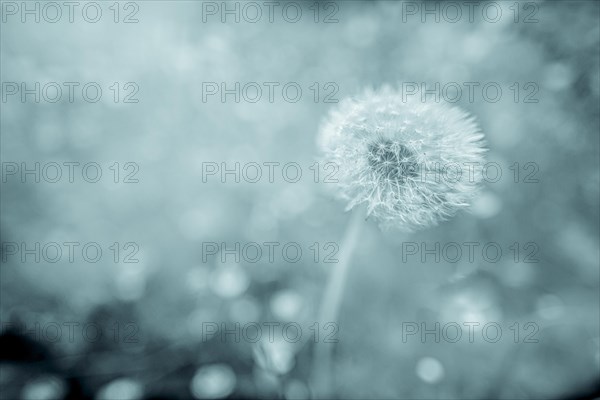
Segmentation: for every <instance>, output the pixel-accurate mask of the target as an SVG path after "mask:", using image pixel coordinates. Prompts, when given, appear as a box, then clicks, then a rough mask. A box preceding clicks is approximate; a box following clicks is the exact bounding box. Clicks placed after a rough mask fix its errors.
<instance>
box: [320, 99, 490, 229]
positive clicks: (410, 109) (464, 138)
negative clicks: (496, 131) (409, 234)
mask: <svg viewBox="0 0 600 400" xmlns="http://www.w3.org/2000/svg"><path fill="white" fill-rule="evenodd" d="M318 142H319V146H320V148H321V150H322V153H323V158H324V161H327V162H331V163H334V164H335V165H336V166H337V168H338V174H337V178H338V185H336V186H337V187H336V188H335V189H336V193H337V195H338V197H341V198H342V199H343V200H345V201H346V202H347V205H348V206H347V208H348V209H352V208H354V207H356V206H358V205H360V204H365V205H366V208H367V215H368V216H372V217H374V218H375V219H376V220H378V221H379V222H380V225H381V226H382V227H384V228H390V227H396V228H400V229H403V230H407V231H411V230H415V229H420V228H425V227H429V226H432V225H436V224H437V223H438V222H440V221H443V220H446V219H448V218H449V217H451V216H453V215H454V214H455V213H456V212H457V211H458V210H460V209H463V208H466V207H468V206H469V204H470V201H471V199H472V198H473V197H474V195H475V194H476V193H477V190H478V186H479V183H480V181H481V169H482V167H483V162H484V154H485V151H486V150H485V147H484V141H483V134H482V132H481V131H480V129H479V127H478V126H477V123H476V122H475V119H474V118H473V117H472V116H470V115H469V114H468V113H467V112H465V111H463V110H461V109H460V108H458V107H454V106H450V105H448V104H446V103H424V102H421V101H420V98H418V97H413V96H409V97H408V98H403V97H402V94H401V93H399V92H395V91H393V90H392V89H389V88H384V89H382V90H380V91H378V92H375V91H367V92H365V93H364V94H362V95H361V96H359V97H357V98H352V99H346V100H344V101H342V102H341V103H340V105H339V106H338V107H337V108H336V109H334V110H332V111H331V112H330V114H329V116H328V118H327V119H326V120H325V121H324V123H323V124H322V126H321V129H320V133H319V137H318Z"/></svg>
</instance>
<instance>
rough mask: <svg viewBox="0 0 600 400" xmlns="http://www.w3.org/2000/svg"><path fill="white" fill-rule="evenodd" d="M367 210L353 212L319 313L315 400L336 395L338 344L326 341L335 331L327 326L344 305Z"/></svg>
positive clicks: (313, 376) (313, 381) (314, 362)
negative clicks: (334, 376) (334, 372)
mask: <svg viewBox="0 0 600 400" xmlns="http://www.w3.org/2000/svg"><path fill="white" fill-rule="evenodd" d="M365 215H366V213H365V212H364V209H363V208H362V207H358V208H357V209H355V210H353V211H352V217H351V219H350V222H349V223H348V226H347V227H346V232H345V234H344V238H343V241H342V245H341V251H340V256H339V261H338V262H337V263H336V264H334V268H333V270H332V271H331V272H330V275H329V279H328V281H327V286H326V287H325V292H324V295H323V299H322V302H321V307H320V311H319V318H318V322H319V328H318V329H320V331H321V332H322V333H323V334H321V335H319V338H318V340H317V343H316V344H315V350H314V354H313V368H312V371H311V373H312V377H311V382H312V385H313V389H314V392H315V393H314V395H315V398H330V397H331V395H332V393H331V389H332V383H333V382H332V373H331V372H332V365H331V358H332V352H333V345H334V343H327V342H325V341H324V339H325V336H327V334H328V333H330V332H331V328H329V326H331V325H327V324H337V323H338V315H339V310H340V306H341V303H342V298H343V294H344V287H345V286H346V280H347V276H348V271H349V269H350V264H351V261H352V256H353V254H354V249H355V248H356V243H357V242H358V239H359V237H360V231H361V228H362V226H363V225H364V222H365Z"/></svg>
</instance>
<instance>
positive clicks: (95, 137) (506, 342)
mask: <svg viewBox="0 0 600 400" xmlns="http://www.w3.org/2000/svg"><path fill="white" fill-rule="evenodd" d="M290 3H293V4H292V5H290ZM36 4H37V5H36ZM45 4H46V3H41V2H5V1H3V2H2V23H1V32H0V34H1V39H0V45H1V63H0V64H1V73H0V75H1V81H2V103H1V104H0V105H1V107H2V111H1V131H2V135H1V143H0V144H1V159H2V182H1V187H0V200H1V218H0V224H1V225H0V233H1V242H2V248H1V251H2V254H1V256H2V264H1V266H0V274H1V275H0V289H1V296H0V300H1V305H0V313H1V314H0V322H1V323H2V327H1V328H2V335H1V336H0V342H1V343H2V348H1V357H0V396H1V397H2V398H6V399H16V398H23V399H34V398H35V399H61V398H93V399H103V398H106V399H150V398H154V399H158V398H161V399H183V398H199V399H203V398H227V397H230V398H285V399H309V398H312V397H314V393H313V390H312V388H311V386H310V383H309V381H310V379H311V371H312V368H313V367H312V365H311V363H312V359H313V348H314V345H315V343H314V341H315V340H313V339H314V338H313V336H314V334H315V330H314V325H313V324H314V323H315V321H317V317H316V315H317V313H318V308H319V304H320V299H321V296H322V295H323V289H324V286H325V282H326V279H327V275H328V273H329V271H330V270H331V269H332V264H328V263H326V262H324V258H325V256H326V255H327V254H329V252H330V250H329V249H328V248H325V247H324V246H325V245H326V244H327V243H330V242H331V243H334V247H333V248H334V249H335V248H336V247H335V245H337V248H341V247H342V243H340V242H341V240H342V237H343V236H344V230H345V228H346V226H347V224H348V221H349V217H348V214H347V213H345V212H344V204H341V203H340V202H338V201H336V200H335V199H334V198H333V196H332V195H331V191H332V190H333V191H335V186H334V185H333V184H330V183H325V182H323V176H324V174H326V172H327V171H325V170H324V169H322V166H319V167H318V168H321V170H320V171H321V173H322V174H323V175H321V177H320V179H318V180H317V181H318V182H315V180H316V179H313V178H314V176H313V173H314V169H310V167H311V166H312V165H313V163H314V162H315V160H318V157H319V151H318V148H317V146H316V136H317V133H318V130H319V125H320V123H321V121H322V119H323V118H324V117H325V116H326V115H327V112H328V111H329V110H330V109H331V108H332V107H335V106H336V104H335V102H336V100H341V99H343V98H345V97H348V96H353V95H356V94H357V93H360V92H362V91H363V90H365V88H379V87H381V86H383V85H391V86H394V87H399V88H402V87H404V88H406V85H404V86H403V84H405V83H407V82H413V83H416V84H417V86H420V85H421V84H425V85H426V86H427V87H433V88H435V87H436V86H435V85H436V83H439V85H440V87H441V88H443V87H444V85H445V84H447V83H449V82H454V83H457V85H458V86H459V87H461V88H463V91H462V95H461V96H459V98H458V99H457V100H456V102H455V104H456V105H458V106H460V107H462V108H464V109H465V110H466V111H468V112H469V113H471V114H473V115H474V116H476V118H477V120H478V122H479V124H480V126H481V128H482V130H483V131H484V132H485V134H486V140H487V142H488V146H489V149H490V150H489V153H488V160H489V161H490V162H494V163H497V164H496V165H499V166H501V168H502V177H501V178H499V179H498V181H497V182H492V181H491V180H488V181H487V182H485V184H484V185H483V188H482V192H481V195H480V196H479V197H478V198H477V199H476V200H475V202H474V204H473V206H472V207H471V212H469V213H461V214H459V215H457V216H456V217H455V218H453V219H452V220H450V221H448V222H445V223H442V224H441V225H439V226H438V227H434V228H431V229H427V230H425V231H421V232H417V233H413V234H399V233H394V232H382V231H381V230H379V229H378V227H377V225H376V224H375V223H373V222H372V221H367V222H366V223H365V224H364V225H365V226H364V227H363V230H362V232H361V239H360V241H359V244H358V245H357V247H356V249H355V250H354V257H353V260H352V262H353V265H352V266H351V270H350V274H349V276H348V285H347V288H346V292H345V296H344V299H343V303H342V307H341V311H340V320H339V321H338V325H337V329H336V330H335V332H333V334H334V336H335V339H336V340H337V343H335V345H332V346H333V347H334V350H333V366H334V368H333V373H332V376H331V382H330V384H331V386H332V388H333V390H334V393H335V395H334V397H335V398H348V399H350V398H357V399H358V398H361V399H363V398H371V399H382V398H398V399H488V398H489V399H492V398H505V399H542V398H543V399H548V398H570V399H571V398H586V397H585V396H588V397H587V398H594V394H593V393H596V394H595V396H598V390H599V388H598V378H599V376H600V310H599V307H600V299H599V288H600V277H599V249H598V241H599V235H600V232H599V207H598V205H599V188H600V168H599V158H598V157H599V154H600V152H599V136H598V132H599V129H600V126H599V121H600V117H599V95H600V93H599V91H600V68H599V54H600V48H599V45H600V26H599V21H600V18H599V4H598V3H597V2H594V1H545V2H505V1H502V2H493V3H485V2H474V4H475V8H474V9H473V10H472V18H471V17H470V10H469V7H467V6H465V5H461V3H460V2H459V3H455V4H458V6H456V7H454V9H453V8H452V6H447V5H446V4H445V3H439V2H401V1H398V2H394V1H337V2H326V1H324V2H313V1H310V2H301V1H297V2H287V1H282V0H280V1H279V2H278V4H279V5H277V6H276V7H275V6H273V7H274V8H273V9H272V14H269V8H268V7H269V6H267V5H265V4H263V2H258V3H252V5H251V6H248V4H249V3H247V2H233V1H231V2H226V3H223V2H190V1H136V2H114V3H112V2H99V3H94V4H96V5H97V6H93V7H92V6H91V7H88V8H86V4H88V3H86V2H83V3H79V5H78V6H77V8H75V9H74V10H73V14H72V22H71V21H70V20H69V9H68V8H67V7H66V6H64V5H59V7H60V11H61V12H62V14H61V17H60V18H59V17H58V14H56V7H55V8H52V7H53V6H50V7H48V6H46V5H45ZM236 4H237V5H236ZM255 4H258V8H259V9H260V10H261V12H262V14H261V17H260V18H258V17H257V15H258V14H256V13H255V9H256V6H255ZM488 4H491V6H490V5H488ZM25 7H29V8H28V10H33V11H31V13H30V14H27V10H24V8H25ZM36 7H37V8H36ZM249 7H250V8H249ZM84 9H85V13H82V11H83V10H84ZM97 9H100V11H101V14H96V11H97ZM284 9H285V10H286V12H287V13H286V14H284V13H282V10H284ZM455 9H459V10H460V12H461V16H460V17H458V14H456V11H455ZM36 10H39V11H36ZM227 10H229V11H227ZM231 10H233V11H231ZM297 10H300V12H301V14H296V13H297ZM427 10H433V11H431V13H429V14H428V13H427V12H426V11H427ZM482 10H485V11H486V12H487V14H482ZM497 10H500V11H501V14H496V12H497ZM36 12H37V13H38V15H37V16H38V17H39V22H36V20H35V18H36V15H35V13H36ZM228 12H230V13H229V14H228ZM236 13H237V15H236ZM270 15H271V16H272V21H270V20H269V18H270ZM23 18H24V21H25V22H23ZM236 18H238V20H239V22H237V21H236ZM257 18H258V19H257ZM95 19H97V22H90V21H93V20H95ZM296 19H297V21H296V22H294V21H295V20H296ZM136 20H137V21H136ZM36 82H37V83H39V88H37V86H36ZM52 82H55V83H57V85H54V84H51V85H49V86H48V83H52ZM68 82H73V84H72V85H75V84H77V85H78V86H73V88H74V89H73V99H72V101H71V99H69V96H68V89H67V88H68V85H69V84H67V85H65V83H68ZM90 82H93V83H95V85H90V86H91V88H90V89H89V91H88V92H87V94H86V96H87V97H84V95H82V92H81V90H82V88H83V87H84V86H85V85H86V84H87V83H90ZM236 82H238V83H239V84H240V91H238V92H237V95H238V96H239V97H240V98H239V102H236V93H233V92H231V93H233V94H231V93H230V94H228V95H227V94H226V95H225V96H224V98H221V95H222V92H221V84H222V83H225V89H227V90H231V89H234V91H235V87H236V86H235V85H236ZM249 82H256V83H258V85H259V86H261V87H262V89H263V91H262V97H261V98H260V99H259V100H258V101H256V102H252V101H248V99H250V100H252V99H253V98H254V93H255V92H254V91H253V90H255V87H254V86H252V85H251V86H246V87H247V89H248V91H247V92H244V91H243V88H244V86H245V85H246V84H247V83H249ZM265 82H275V83H277V86H273V87H274V91H273V99H272V100H273V101H270V100H269V99H268V89H267V86H265V85H264V83H265ZM290 82H292V83H293V84H292V85H291V86H293V87H292V89H289V92H288V94H289V96H287V94H284V93H282V88H283V87H284V86H285V85H286V84H289V83H290ZM467 82H475V83H478V86H474V91H473V97H472V98H469V96H468V93H469V92H468V88H467V86H465V83H467ZM490 82H492V83H494V85H493V86H494V87H500V88H501V89H502V95H501V96H499V97H498V99H496V98H495V95H494V89H493V88H492V89H490V91H489V92H488V94H489V95H487V94H484V93H482V87H483V86H485V85H486V83H490ZM22 83H25V84H26V86H24V87H23V86H22V85H21V84H22ZM207 83H214V84H216V86H212V84H207ZM273 85H275V84H273ZM56 86H60V87H61V88H62V96H60V97H59V98H58V99H57V100H56V101H52V100H53V99H55V98H56V93H57V92H56ZM97 87H100V88H101V90H102V95H101V96H100V97H99V98H98V101H95V102H92V101H89V100H90V98H95V97H96V96H95V94H94V90H96V88H97ZM297 87H300V88H301V90H302V95H301V96H300V98H299V99H298V101H295V102H293V101H291V100H290V99H291V98H292V97H294V89H295V88H297ZM215 88H217V92H216V94H212V93H213V92H214V90H215ZM448 88H449V90H448V92H447V93H442V99H444V98H445V99H446V100H448V99H450V98H451V99H454V98H455V96H456V93H454V92H452V90H454V89H453V88H456V86H453V85H451V86H449V87H448ZM27 90H29V92H28V93H29V94H25V95H23V92H26V91H27ZM86 90H87V89H86ZM26 93H27V92H26ZM449 93H454V94H449ZM22 95H23V96H24V97H22ZM36 96H37V97H39V99H38V100H39V101H37V102H36ZM286 96H287V97H286ZM492 98H493V100H495V101H492V100H491V99H492ZM136 100H137V101H136ZM223 100H224V101H223ZM526 100H527V101H526ZM534 100H537V101H534ZM71 162H72V163H79V164H67V165H65V164H64V163H71ZM223 162H226V163H228V164H227V165H228V166H229V168H232V167H231V166H232V165H234V164H235V163H236V162H239V163H241V164H240V165H242V166H243V165H246V164H244V163H248V162H257V163H258V164H260V165H264V164H263V163H265V162H279V163H281V165H284V164H286V163H292V162H295V163H298V165H300V166H301V169H302V173H303V176H302V179H300V180H299V181H298V182H295V183H292V182H288V181H287V180H286V179H281V176H280V175H278V174H280V172H281V169H276V170H275V178H274V180H273V182H269V180H268V179H266V178H265V177H263V178H262V179H260V180H259V181H258V182H256V183H251V182H249V180H248V179H244V177H243V176H242V179H241V180H240V182H239V183H237V182H235V179H234V177H233V175H229V176H226V178H227V179H226V180H225V181H223V180H222V179H221V177H220V174H219V172H220V171H219V172H217V173H216V174H215V175H206V172H207V170H206V168H207V165H208V164H206V163H216V165H217V166H219V167H220V166H221V165H222V164H221V163H223ZM36 163H39V167H36ZM53 163H57V164H58V165H59V166H60V168H61V171H62V177H61V178H56V179H55V177H56V172H55V171H56V165H55V164H53ZM87 163H97V164H92V166H91V168H90V169H88V170H87V175H85V176H82V168H83V166H84V165H86V164H87ZM115 163H117V164H115ZM515 163H517V164H515ZM528 163H530V164H528ZM68 165H72V166H73V168H74V169H73V171H74V172H73V179H72V182H71V181H70V179H69V178H68V172H69V168H70V167H68ZM211 165H214V164H211ZM36 168H38V172H37V173H36V172H35V170H36ZM26 169H27V170H32V171H33V172H31V173H29V174H28V173H27V171H25V170H26ZM97 170H100V171H101V173H102V176H101V177H98V178H96V171H97ZM266 171H267V168H265V167H263V173H264V174H266ZM24 172H25V175H23V173H24ZM203 172H204V175H203ZM247 172H248V175H250V174H251V172H252V171H247ZM36 174H37V175H38V176H37V178H39V182H36ZM290 174H292V172H290ZM490 174H491V173H490ZM491 175H492V176H493V174H491ZM252 176H253V173H252ZM292 176H293V174H292ZM528 177H529V179H527V178H528ZM136 180H137V182H136ZM72 242H75V243H77V245H75V244H74V245H72V246H74V247H73V249H74V251H73V258H72V260H71V259H69V256H68V255H69V254H68V247H67V246H68V245H65V244H64V243H72ZM251 242H252V243H253V242H256V243H260V244H262V243H265V242H278V243H280V244H281V245H283V244H285V243H296V244H298V245H299V246H300V247H301V248H302V250H303V253H302V257H301V258H300V259H299V261H298V262H289V261H288V260H286V259H284V258H283V257H282V256H281V254H280V253H279V252H278V251H279V250H277V251H276V252H275V259H274V262H270V261H269V260H268V259H267V257H266V255H263V257H262V258H260V259H259V260H258V262H248V260H247V257H240V259H239V260H236V259H235V257H234V256H228V257H226V259H225V262H222V260H221V258H220V254H221V253H219V252H217V253H216V255H211V256H207V254H206V253H207V252H206V251H205V250H206V243H217V244H219V245H220V244H222V243H225V244H226V246H228V248H229V249H231V248H233V249H235V243H239V244H240V246H241V247H243V246H244V244H247V243H251ZM408 242H410V243H416V244H418V245H419V246H421V247H419V249H420V250H419V252H418V253H416V254H414V255H410V254H408V253H407V251H406V250H407V247H406V243H408ZM451 242H458V243H466V242H476V243H478V244H479V247H477V248H476V250H475V252H474V258H473V259H469V258H468V257H466V250H465V251H464V252H463V256H462V257H458V259H457V260H456V261H455V262H452V261H454V260H453V259H452V260H451V259H450V258H453V257H444V254H442V256H441V257H440V259H439V260H436V257H435V256H432V255H427V253H426V251H423V247H422V246H425V248H429V249H431V248H435V244H436V243H438V244H439V245H440V246H441V248H444V246H445V244H448V243H451ZM53 243H54V244H58V245H57V246H55V245H52V244H53ZM90 243H91V244H93V245H92V246H91V249H90V248H89V247H90V246H87V247H86V246H85V245H86V244H90ZM314 243H317V247H318V248H319V249H320V253H319V256H318V257H316V253H315V251H314V248H313V250H311V249H310V247H311V246H313V244H314ZM486 243H495V244H497V245H498V246H499V247H500V248H501V250H502V255H501V257H498V258H494V261H493V262H490V261H489V258H486V257H484V256H482V253H481V249H482V248H483V247H484V245H485V244H486ZM36 246H38V247H36ZM511 246H512V247H511ZM57 247H58V248H60V249H61V251H62V253H61V254H62V256H59V255H58V253H56V251H57V250H56V249H57ZM84 247H85V248H86V251H87V250H89V253H84V254H82V252H81V250H82V249H83V248H84ZM98 248H100V249H101V251H102V253H101V256H98V257H96V256H95V255H94V254H95V253H94V252H95V251H96V250H97V249H98ZM280 248H281V247H279V248H278V249H280ZM462 248H463V250H464V249H466V247H462ZM263 249H266V247H264V246H263ZM238 254H239V253H238ZM438 255H439V252H438ZM203 256H207V257H203ZM529 256H531V257H529ZM36 258H38V259H39V260H36ZM203 258H204V259H203ZM533 260H535V261H537V262H531V261H533ZM94 261H95V262H94ZM465 322H467V323H471V322H475V323H479V326H478V327H476V328H473V332H472V334H473V340H469V330H468V327H467V325H464V323H465ZM236 323H239V324H240V326H242V327H243V326H246V324H248V323H254V324H258V325H260V326H261V327H263V335H262V337H261V338H260V340H257V341H253V340H250V339H251V338H249V337H248V336H249V334H248V335H244V334H243V332H242V335H241V336H242V337H241V338H239V340H236V337H235V333H233V334H232V333H230V334H227V333H226V332H225V333H226V334H225V337H223V335H222V333H223V331H224V330H225V331H227V329H229V330H233V331H234V332H235V331H236V330H237V332H238V333H240V329H237V328H236V325H235V324H236ZM268 323H273V324H275V323H276V324H277V325H274V326H276V330H275V332H277V333H276V334H275V339H276V340H269V338H268V335H267V328H266V325H265V324H268ZM289 323H294V324H298V325H299V326H301V327H302V335H301V336H302V338H301V340H299V341H296V342H294V341H292V340H282V339H281V338H282V335H281V327H282V326H284V324H289ZM436 323H438V324H439V328H436V327H437V325H436ZM489 323H491V324H492V325H493V327H492V328H490V329H489V331H488V332H487V333H484V331H483V330H482V327H483V326H484V325H485V324H489ZM422 324H425V325H422ZM448 324H456V325H458V326H460V327H462V337H461V338H460V339H459V340H456V341H454V340H453V339H454V338H455V333H454V330H453V329H455V328H452V327H455V325H448ZM497 326H499V327H501V330H502V331H501V334H500V336H499V337H498V340H495V337H496V334H495V329H496V327H497ZM214 327H218V329H213V328H214ZM223 327H225V329H223ZM311 327H313V329H311ZM443 327H447V328H448V329H445V330H444V329H443ZM415 329H417V331H416V333H414V334H413V333H412V332H413V331H414V330H415ZM318 330H320V332H319V333H320V335H321V337H320V338H319V340H323V336H326V335H328V334H330V333H331V331H326V330H323V328H322V327H320V328H319V329H317V331H318ZM423 331H429V332H433V333H429V334H427V333H426V332H425V335H424V336H423V335H422V334H423V333H424V332H423ZM246 333H248V332H246ZM251 336H253V337H254V335H253V334H252V335H251ZM290 336H294V333H293V331H291V333H290ZM490 338H492V339H490Z"/></svg>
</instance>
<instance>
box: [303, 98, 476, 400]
mask: <svg viewBox="0 0 600 400" xmlns="http://www.w3.org/2000/svg"><path fill="white" fill-rule="evenodd" d="M483 139H484V138H483V134H482V133H481V131H480V129H479V127H478V126H477V124H476V122H475V119H474V118H473V117H471V116H470V115H469V114H468V113H467V112H465V111H463V110H461V109H460V108H458V107H453V106H450V105H448V104H446V103H424V102H420V101H419V99H418V98H413V97H411V98H403V96H402V94H401V93H398V92H395V91H393V90H392V89H390V88H384V89H382V90H380V91H377V92H375V91H366V92H365V93H363V94H362V95H361V96H358V97H357V98H353V99H347V100H344V101H342V102H341V103H340V104H339V106H338V107H336V108H335V109H333V110H332V111H331V112H330V114H329V116H328V118H326V120H325V121H324V123H323V124H322V126H321V129H320V132H319V136H318V142H319V146H320V147H321V151H322V153H323V159H324V160H323V161H324V162H326V163H333V164H334V165H336V166H337V168H338V171H337V172H338V174H337V179H338V181H337V185H334V186H335V188H334V189H335V191H336V194H337V195H338V196H339V197H341V198H342V199H344V200H345V201H346V202H347V209H353V208H355V207H357V206H360V208H363V207H364V208H365V209H366V211H365V212H366V214H367V216H372V217H373V218H375V219H377V220H378V221H379V223H380V226H381V227H383V228H398V229H401V230H405V231H411V230H415V229H420V228H425V227H428V226H432V225H436V224H437V223H438V222H440V221H442V220H445V219H448V218H450V217H451V216H453V215H454V214H455V213H456V212H457V211H458V210H460V209H463V208H465V207H467V206H468V205H469V203H470V201H471V199H472V198H473V197H474V195H475V194H476V193H477V190H478V186H479V183H480V181H481V177H482V169H483V162H484V154H485V151H486V150H485V147H484V140H483ZM364 217H365V214H364V212H363V211H362V210H356V211H354V212H353V215H352V218H351V220H350V223H349V224H348V227H347V229H346V233H345V235H344V238H343V241H342V245H341V252H340V255H339V262H338V263H337V264H335V266H334V267H333V269H332V270H331V272H330V275H329V279H328V281H327V285H326V286H325V290H324V294H323V298H322V300H321V304H320V310H319V317H318V321H319V323H320V324H321V326H326V325H325V324H331V323H334V324H335V323H337V321H338V314H339V309H340V305H341V302H342V296H343V293H344V286H345V282H346V279H347V275H348V272H349V268H350V264H351V262H352V259H353V253H354V249H355V247H356V246H357V244H358V242H359V236H360V229H361V227H362V225H364V222H365V221H364ZM331 358H332V347H331V345H328V344H326V343H323V342H317V344H316V345H315V349H314V357H313V368H312V371H311V375H312V376H311V386H312V388H313V390H314V391H315V397H316V398H331V397H332V394H333V392H332V387H331V381H332V379H331V374H332V365H331Z"/></svg>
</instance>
